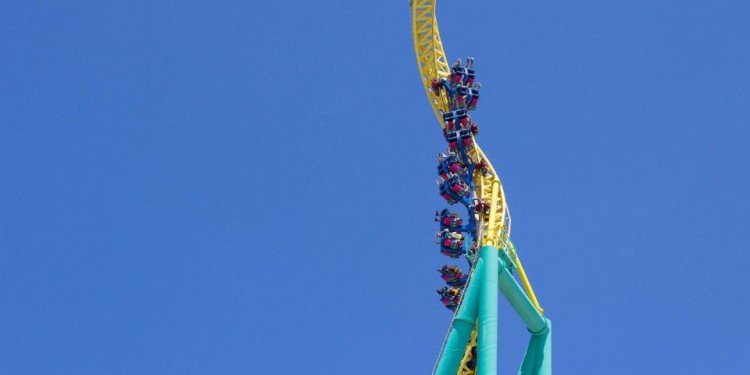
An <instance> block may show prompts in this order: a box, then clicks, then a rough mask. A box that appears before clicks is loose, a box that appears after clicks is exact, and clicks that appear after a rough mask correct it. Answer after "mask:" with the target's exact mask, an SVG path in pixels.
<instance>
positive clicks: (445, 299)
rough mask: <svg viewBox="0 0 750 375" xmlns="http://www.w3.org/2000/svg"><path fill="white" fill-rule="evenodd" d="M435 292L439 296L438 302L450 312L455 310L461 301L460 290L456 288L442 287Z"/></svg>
mask: <svg viewBox="0 0 750 375" xmlns="http://www.w3.org/2000/svg"><path fill="white" fill-rule="evenodd" d="M436 292H437V293H438V294H439V295H440V301H441V302H442V303H443V305H445V307H447V308H448V309H450V310H454V311H455V309H456V307H458V303H459V302H460V301H461V292H462V291H461V288H457V287H445V286H444V287H442V288H440V289H438V290H436Z"/></svg>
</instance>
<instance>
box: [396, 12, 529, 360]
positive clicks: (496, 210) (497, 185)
mask: <svg viewBox="0 0 750 375" xmlns="http://www.w3.org/2000/svg"><path fill="white" fill-rule="evenodd" d="M409 5H410V8H411V19H412V37H413V41H414V52H415V54H416V58H417V66H418V68H419V74H420V78H421V81H422V86H423V87H424V90H425V94H426V95H427V98H428V100H429V103H430V106H431V107H432V110H433V112H434V114H435V117H436V119H437V121H438V124H439V125H440V127H441V129H442V128H444V127H445V124H444V122H443V118H442V115H441V111H444V112H448V111H450V107H449V104H448V97H447V94H446V93H445V91H444V90H442V91H440V92H439V93H438V95H435V94H434V93H433V92H432V91H431V90H430V83H431V82H432V81H433V80H434V79H437V80H440V79H442V78H447V77H448V76H449V75H450V67H449V65H448V58H447V56H446V54H445V50H444V48H443V43H442V41H441V38H440V32H439V29H438V22H437V17H436V5H437V0H411V1H410V3H409ZM470 157H471V158H472V159H473V160H472V161H473V162H474V163H479V162H481V161H484V162H485V164H486V165H487V168H486V171H485V172H481V171H479V170H477V171H475V172H474V176H473V180H474V189H475V191H474V192H475V194H476V196H477V198H478V199H480V200H482V201H484V202H488V203H489V204H490V209H489V212H485V213H479V214H478V215H479V217H478V221H477V222H478V233H479V236H480V238H479V242H480V243H481V245H483V246H484V245H492V246H495V247H497V248H498V249H502V251H504V252H505V254H506V255H507V256H508V258H509V259H510V260H511V262H512V263H513V265H514V266H515V268H516V269H517V272H518V277H519V279H520V280H521V284H522V285H523V288H524V291H525V292H526V294H527V296H528V297H529V299H530V300H531V302H532V303H533V305H534V306H535V307H536V309H537V310H538V311H539V313H542V312H543V309H542V308H541V306H540V305H539V302H538V300H537V298H536V295H535V294H534V290H533V288H532V287H531V283H530V282H529V280H528V277H527V276H526V273H525V271H524V268H523V265H522V264H521V260H520V258H519V257H518V254H517V253H516V249H515V246H514V245H513V243H512V242H511V240H510V230H511V216H510V210H509V209H508V204H507V202H506V199H505V192H504V190H503V185H502V182H501V180H500V176H499V174H498V173H497V171H496V170H495V168H494V167H493V166H492V163H491V162H490V160H489V159H488V158H487V156H486V155H485V153H484V152H483V151H482V149H481V147H479V144H477V142H476V140H474V149H473V150H472V151H471V153H470ZM476 336H477V331H476V328H475V330H474V332H473V333H472V339H471V340H470V342H469V344H468V345H467V348H466V353H465V355H464V358H463V360H462V361H461V365H460V366H459V370H458V374H459V375H472V374H475V366H474V365H473V364H472V361H475V360H476V358H475V356H474V355H472V352H474V353H476V346H477V340H476Z"/></svg>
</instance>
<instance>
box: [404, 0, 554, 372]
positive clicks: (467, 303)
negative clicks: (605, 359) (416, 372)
mask: <svg viewBox="0 0 750 375" xmlns="http://www.w3.org/2000/svg"><path fill="white" fill-rule="evenodd" d="M436 2H437V0H411V1H410V3H409V5H410V9H411V16H412V37H413V40H414V51H415V54H416V57H417V66H418V68H419V74H420V79H421V83H422V87H423V89H424V90H425V93H426V94H427V98H428V100H429V103H430V107H431V108H432V110H433V112H434V115H435V117H436V119H437V121H438V124H439V125H440V127H441V128H443V127H444V123H443V120H442V115H441V111H448V110H449V109H450V106H449V105H448V98H447V95H446V93H445V91H444V90H443V91H441V92H440V93H439V94H438V95H435V94H434V93H433V92H432V91H431V90H430V83H431V82H432V80H433V79H438V80H439V79H441V78H446V77H448V76H449V75H450V67H449V65H448V59H447V57H446V54H445V51H444V49H443V44H442V41H441V38H440V32H439V30H438V23H437V18H436V13H435V11H436ZM470 159H472V160H471V161H472V162H473V163H475V164H476V163H479V162H480V161H484V162H485V163H486V165H487V170H486V172H485V173H482V172H478V171H476V172H475V173H474V176H473V181H474V189H475V191H474V193H475V194H476V196H477V198H478V199H480V200H482V201H484V202H488V203H489V204H490V210H489V213H488V214H480V215H479V218H478V223H477V226H478V227H477V233H479V234H480V236H481V237H480V238H478V243H480V244H482V245H483V248H482V250H481V251H480V253H481V255H480V259H479V261H477V262H475V263H474V264H475V266H474V269H473V270H472V274H473V276H472V277H471V278H470V280H469V284H467V286H466V292H465V294H466V295H465V296H464V298H463V300H462V301H461V303H460V305H459V307H458V309H457V311H456V314H455V315H454V318H453V322H452V325H451V328H450V330H449V332H448V334H447V336H446V340H445V342H444V345H443V348H442V350H441V352H442V353H441V356H440V357H439V358H438V362H437V363H436V366H435V369H434V372H433V373H434V374H439V375H449V374H450V375H452V374H459V375H473V374H477V373H478V374H481V375H494V374H496V371H497V369H496V359H497V289H496V288H498V287H500V286H501V285H505V286H506V287H507V288H510V289H507V290H505V291H503V292H504V293H503V294H504V295H505V297H506V298H508V299H509V300H510V301H511V304H513V306H514V308H516V310H517V311H518V312H519V314H520V313H521V312H520V311H521V310H522V311H523V314H521V315H522V318H523V317H524V314H525V318H526V319H524V321H525V322H527V323H529V322H531V321H535V322H536V320H534V318H532V317H534V316H539V317H541V316H542V315H541V314H542V313H543V309H542V307H541V306H540V305H539V302H538V300H537V297H536V295H535V293H534V290H533V288H532V286H531V283H530V281H529V279H528V277H527V275H526V272H525V269H524V267H523V265H522V263H521V260H520V258H519V257H518V254H517V252H516V248H515V246H514V245H513V243H512V242H511V240H510V229H511V216H510V211H509V209H508V205H507V203H506V199H505V192H504V190H503V186H502V182H501V181H500V178H499V175H498V173H497V172H496V170H495V168H494V167H493V166H492V164H491V163H490V161H489V159H488V158H487V156H486V155H485V154H484V152H483V151H482V149H481V148H480V147H479V145H478V144H477V143H476V140H474V149H473V151H472V152H471V153H470ZM484 249H493V250H494V251H491V252H490V251H489V250H484ZM488 253H491V254H492V255H488ZM500 253H502V254H503V255H504V256H505V257H506V259H509V260H510V262H512V266H513V267H512V268H511V267H510V265H507V267H506V264H505V263H503V261H502V259H500V258H502V257H500V258H498V254H500ZM493 257H494V259H495V260H494V261H492V262H490V263H492V266H490V267H488V266H487V265H488V262H489V261H488V260H487V259H489V258H493ZM485 258H487V259H485ZM498 262H499V263H498ZM483 263H484V265H483V266H482V264H483ZM483 268H484V270H483V271H482V272H477V271H479V270H482V269H483ZM514 269H515V270H517V274H518V277H519V279H520V281H521V285H522V288H523V291H521V286H519V285H518V283H516V282H515V279H514V278H513V276H512V275H511V272H512V271H513V270H514ZM488 274H491V275H488ZM477 277H481V279H482V280H477ZM498 278H500V279H501V280H504V281H502V282H501V283H500V284H499V283H498ZM510 280H512V281H513V284H511V283H510ZM477 283H480V284H481V285H477ZM512 285H515V286H516V287H518V288H517V290H516V289H514V288H512ZM500 289H501V290H502V289H503V288H500ZM509 290H512V292H508V291H509ZM506 292H507V293H506ZM508 293H510V294H508ZM519 293H520V294H519ZM469 295H471V297H469ZM493 296H494V297H493ZM493 298H494V302H493ZM524 301H525V302H524ZM485 303H486V305H485ZM526 306H530V308H531V310H533V313H531V312H529V311H527V309H525V308H522V307H526ZM519 309H520V310H519ZM477 310H479V311H477ZM472 314H473V316H472ZM493 314H494V315H493ZM477 315H478V316H479V317H480V319H479V322H478V323H476V322H475V320H476V318H477ZM528 319H531V320H528ZM542 319H544V318H543V317H542ZM537 320H538V319H537ZM543 321H544V322H545V324H549V321H548V320H543ZM483 322H484V324H483ZM477 326H478V328H479V331H477ZM532 326H533V325H532ZM530 328H531V327H530ZM549 329H550V328H549V327H547V328H546V330H545V331H543V333H537V334H535V335H534V336H532V340H531V342H530V344H529V349H528V350H527V355H526V357H525V358H524V362H523V366H522V368H521V370H519V374H523V375H540V374H550V373H551V364H550V363H551V362H550V359H549V353H551V343H550V342H551V341H550V340H551V332H550V331H549ZM532 332H534V331H532ZM457 345H460V346H461V347H462V348H463V349H461V350H459V347H458V346H457ZM477 348H480V349H477ZM472 352H474V353H477V356H473V355H472ZM493 353H494V354H493ZM460 355H462V359H461V360H460V362H458V357H459V356H460ZM477 371H478V372H477Z"/></svg>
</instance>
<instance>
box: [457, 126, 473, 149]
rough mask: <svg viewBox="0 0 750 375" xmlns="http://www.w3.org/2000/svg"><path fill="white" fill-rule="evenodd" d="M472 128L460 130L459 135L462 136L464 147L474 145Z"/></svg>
mask: <svg viewBox="0 0 750 375" xmlns="http://www.w3.org/2000/svg"><path fill="white" fill-rule="evenodd" d="M471 135H472V134H471V130H469V129H464V130H461V131H459V132H458V137H459V138H461V142H463V144H464V147H472V146H473V145H474V138H472V136H471Z"/></svg>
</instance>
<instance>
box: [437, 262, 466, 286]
mask: <svg viewBox="0 0 750 375" xmlns="http://www.w3.org/2000/svg"><path fill="white" fill-rule="evenodd" d="M437 271H438V272H440V277H441V278H442V279H443V281H445V283H446V284H448V285H449V286H454V287H460V286H463V285H464V284H466V281H467V280H468V278H469V275H466V274H464V272H463V271H462V270H461V268H459V267H458V266H448V265H443V267H441V268H440V269H439V270H437Z"/></svg>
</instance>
